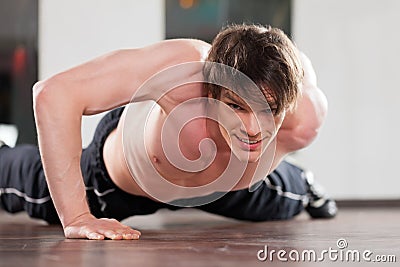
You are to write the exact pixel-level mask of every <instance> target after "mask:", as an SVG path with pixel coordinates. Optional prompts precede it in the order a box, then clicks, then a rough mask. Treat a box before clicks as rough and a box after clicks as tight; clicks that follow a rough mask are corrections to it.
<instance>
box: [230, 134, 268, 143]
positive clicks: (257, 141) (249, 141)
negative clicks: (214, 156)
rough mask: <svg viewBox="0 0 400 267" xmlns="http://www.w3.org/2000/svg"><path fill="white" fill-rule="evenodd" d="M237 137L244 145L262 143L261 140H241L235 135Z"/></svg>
mask: <svg viewBox="0 0 400 267" xmlns="http://www.w3.org/2000/svg"><path fill="white" fill-rule="evenodd" d="M235 136H236V138H237V139H239V141H241V142H243V143H246V144H249V145H252V144H257V143H259V142H261V141H262V140H261V139H260V140H249V139H245V138H241V137H239V136H237V135H235Z"/></svg>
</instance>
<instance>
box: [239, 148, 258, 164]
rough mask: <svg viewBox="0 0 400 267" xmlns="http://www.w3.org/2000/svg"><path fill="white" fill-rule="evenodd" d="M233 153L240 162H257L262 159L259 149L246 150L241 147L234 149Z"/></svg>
mask: <svg viewBox="0 0 400 267" xmlns="http://www.w3.org/2000/svg"><path fill="white" fill-rule="evenodd" d="M233 153H234V154H235V156H236V157H237V158H238V160H239V161H240V162H247V163H255V162H257V161H259V160H260V157H261V153H260V152H259V151H244V150H242V149H240V148H236V149H235V150H233Z"/></svg>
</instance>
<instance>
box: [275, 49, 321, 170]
mask: <svg viewBox="0 0 400 267" xmlns="http://www.w3.org/2000/svg"><path fill="white" fill-rule="evenodd" d="M301 61H302V64H303V69H304V80H303V84H302V94H301V96H300V97H299V99H298V100H297V106H296V108H295V109H294V110H292V111H290V112H288V113H286V116H285V119H284V121H283V123H282V126H281V128H280V129H279V131H278V134H277V145H276V152H275V159H274V163H273V169H275V168H276V167H277V166H278V164H279V163H280V162H281V161H282V160H283V158H284V157H285V156H286V155H287V154H289V153H290V152H293V151H296V150H299V149H302V148H304V147H307V146H308V145H309V144H310V143H311V142H312V141H313V140H314V139H315V137H316V136H317V134H318V130H319V128H320V127H321V125H322V123H323V122H324V119H325V117H326V114H327V108H328V103H327V100H326V97H325V95H324V93H323V92H322V91H321V90H320V89H319V88H318V87H317V78H316V75H315V71H314V68H313V66H312V64H311V61H310V60H309V59H308V57H307V56H306V55H304V54H303V53H301Z"/></svg>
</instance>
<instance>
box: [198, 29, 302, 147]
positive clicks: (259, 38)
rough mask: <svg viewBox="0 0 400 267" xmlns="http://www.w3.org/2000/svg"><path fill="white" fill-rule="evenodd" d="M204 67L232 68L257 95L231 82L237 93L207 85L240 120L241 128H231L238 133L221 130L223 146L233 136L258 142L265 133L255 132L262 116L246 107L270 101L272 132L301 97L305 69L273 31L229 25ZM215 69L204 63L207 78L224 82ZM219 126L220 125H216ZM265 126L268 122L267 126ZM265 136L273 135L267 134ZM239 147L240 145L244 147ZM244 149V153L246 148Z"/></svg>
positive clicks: (279, 33) (282, 36)
mask: <svg viewBox="0 0 400 267" xmlns="http://www.w3.org/2000/svg"><path fill="white" fill-rule="evenodd" d="M207 62H216V63H221V64H224V65H228V66H230V67H232V68H233V69H235V70H237V71H239V72H240V73H243V74H245V75H246V76H248V77H249V78H250V79H251V80H252V81H253V82H254V83H255V84H256V85H257V86H258V88H257V89H259V91H258V92H257V93H258V94H255V93H254V91H253V92H252V91H249V90H248V88H246V86H240V85H238V84H240V81H239V80H238V81H232V84H236V86H235V87H236V88H239V89H236V90H232V89H231V88H224V87H221V86H218V85H216V84H212V83H209V84H206V85H205V86H206V88H207V89H208V91H209V96H210V97H212V98H215V99H217V100H219V101H221V102H223V103H225V104H226V105H228V106H229V107H231V108H232V109H233V110H234V112H235V113H236V114H237V115H238V116H239V117H240V119H241V120H242V126H241V127H240V128H241V129H238V128H239V126H238V125H237V124H236V126H233V125H232V127H236V129H234V128H232V129H229V128H231V127H225V128H226V129H221V132H222V135H223V136H224V138H225V139H226V140H227V141H228V138H232V137H237V138H236V139H239V140H242V141H248V143H252V142H255V141H261V140H262V138H263V135H264V134H265V133H263V130H258V129H257V127H255V122H256V121H258V124H262V123H263V122H262V120H261V119H260V117H258V118H257V114H254V110H253V111H252V110H251V109H250V108H249V106H248V105H246V103H265V102H268V104H269V107H268V105H266V104H265V106H266V107H264V110H268V111H269V113H270V118H273V119H274V122H275V124H276V127H280V124H281V123H282V120H283V117H284V114H285V111H286V110H288V109H290V108H291V107H293V106H294V105H295V102H296V99H297V97H298V94H299V92H300V89H299V86H300V84H301V81H302V77H303V69H302V66H301V63H300V59H299V55H298V51H297V48H296V47H295V46H294V44H293V43H292V42H291V41H290V39H289V38H288V37H287V36H286V35H285V34H284V33H283V32H282V31H281V30H279V29H277V28H272V27H270V26H266V27H264V26H259V25H231V26H228V27H226V28H224V29H222V30H221V31H220V32H219V33H218V35H217V36H216V37H215V38H214V40H213V42H212V47H211V49H210V52H209V55H208V57H207ZM214 66H215V65H214V64H210V65H209V66H207V64H206V66H205V69H204V73H205V75H207V76H209V77H214V79H221V78H222V79H224V77H221V76H225V74H221V72H220V71H219V70H218V68H215V67H214ZM231 74H232V73H230V74H229V75H231ZM229 75H228V76H229ZM233 76H235V74H233ZM231 77H232V76H231ZM229 79H231V78H229ZM234 79H235V78H233V80H234ZM211 80H213V78H212V79H211ZM260 92H261V94H260ZM260 95H261V98H264V99H262V101H260ZM261 110H262V108H261ZM262 114H264V113H262ZM264 118H266V116H264ZM220 123H222V122H221V121H220ZM228 124H229V123H228ZM267 124H269V125H270V124H271V123H270V122H267ZM243 125H244V127H243ZM244 128H245V129H244ZM267 128H268V127H267ZM269 128H271V127H269ZM267 131H268V132H271V130H270V129H267ZM234 139H235V138H234ZM233 141H234V140H233ZM228 143H230V142H228ZM239 143H240V144H241V145H243V142H239ZM242 148H243V150H246V144H245V145H244V147H243V146H242ZM252 148H256V145H248V149H247V150H248V151H251V150H252ZM254 150H259V149H254ZM258 152H260V151H258Z"/></svg>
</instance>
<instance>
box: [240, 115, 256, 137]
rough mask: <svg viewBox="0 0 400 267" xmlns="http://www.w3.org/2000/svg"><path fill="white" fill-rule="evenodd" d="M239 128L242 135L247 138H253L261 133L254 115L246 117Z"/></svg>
mask: <svg viewBox="0 0 400 267" xmlns="http://www.w3.org/2000/svg"><path fill="white" fill-rule="evenodd" d="M243 126H244V127H245V129H243V128H241V130H242V132H243V134H247V135H248V136H249V137H255V136H257V135H259V134H260V133H261V130H260V125H259V121H258V120H257V117H256V116H254V115H248V116H246V118H244V119H243V125H242V127H243Z"/></svg>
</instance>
